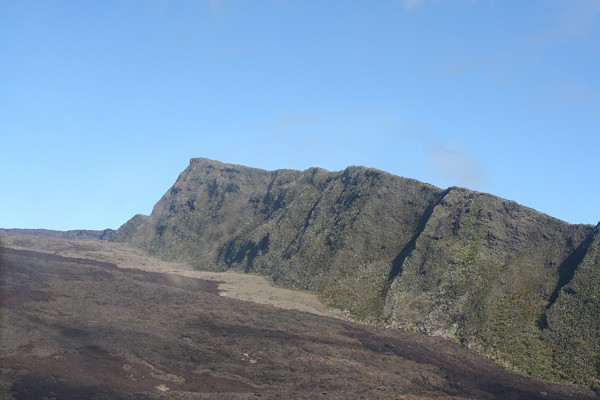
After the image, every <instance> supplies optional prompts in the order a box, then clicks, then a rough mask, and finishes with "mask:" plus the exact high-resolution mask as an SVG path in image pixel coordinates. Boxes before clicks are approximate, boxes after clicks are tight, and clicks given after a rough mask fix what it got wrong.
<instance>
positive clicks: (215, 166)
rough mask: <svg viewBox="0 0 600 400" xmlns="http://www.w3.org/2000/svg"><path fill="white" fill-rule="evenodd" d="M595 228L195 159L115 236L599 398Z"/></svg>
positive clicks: (445, 196) (370, 182)
mask: <svg viewBox="0 0 600 400" xmlns="http://www.w3.org/2000/svg"><path fill="white" fill-rule="evenodd" d="M566 206H567V205H566ZM599 231H600V227H599V226H594V225H570V224H568V223H566V222H563V221H560V220H557V219H555V218H552V217H550V216H548V215H545V214H542V213H539V212H537V211H535V210H532V209H530V208H527V207H523V206H521V205H519V204H516V203H514V202H512V201H509V200H506V199H501V198H498V197H495V196H492V195H489V194H485V193H478V192H474V191H470V190H467V189H462V188H455V187H452V188H448V189H445V190H443V189H440V188H436V187H433V186H431V185H427V184H424V183H421V182H418V181H415V180H411V179H405V178H401V177H398V176H394V175H391V174H388V173H386V172H383V171H379V170H375V169H370V168H364V167H349V168H347V169H345V170H344V171H340V172H329V171H325V170H321V169H318V168H311V169H309V170H306V171H291V170H279V171H264V170H258V169H254V168H248V167H243V166H238V165H231V164H223V163H219V162H216V161H210V160H205V159H192V160H191V162H190V165H189V167H188V168H187V169H186V170H185V171H183V173H182V174H181V175H180V176H179V178H178V179H177V181H176V182H175V184H174V185H173V187H172V188H171V189H169V190H168V191H167V193H166V194H165V195H164V196H163V197H162V198H161V199H160V200H159V201H158V203H157V204H156V205H155V207H154V209H153V211H152V213H151V215H149V216H142V215H137V216H134V217H133V218H132V219H131V220H130V221H129V222H127V223H126V224H124V225H123V226H122V227H121V228H120V229H119V230H118V231H117V233H116V234H115V236H114V240H116V241H119V242H125V243H130V244H132V245H134V246H136V247H140V248H143V249H145V250H147V251H149V252H150V253H152V254H154V255H157V256H159V257H161V258H163V259H165V260H171V261H181V262H187V263H191V264H193V265H194V266H195V267H196V268H198V269H203V270H212V271H225V270H236V271H246V272H248V271H251V272H257V273H260V274H263V275H266V276H268V277H270V278H271V279H272V280H273V281H274V282H275V283H276V284H278V285H282V286H285V287H291V288H299V289H304V290H310V291H313V292H316V293H319V295H320V296H321V298H322V299H324V301H325V302H326V303H327V305H328V306H330V307H333V308H335V309H337V310H338V311H339V312H340V313H342V314H344V315H346V316H348V317H349V318H353V319H355V320H360V321H366V322H370V323H377V324H380V325H382V326H395V327H400V328H404V329H410V330H414V331H418V332H422V333H426V334H429V335H436V336H442V337H445V338H449V339H452V340H454V341H456V342H459V343H462V344H463V345H465V346H467V347H470V348H472V349H474V350H476V351H478V352H480V353H481V354H485V355H486V356H488V357H490V358H493V359H495V360H497V361H498V362H499V363H501V364H503V365H505V366H507V367H509V368H511V369H513V370H515V371H519V372H520V373H523V374H526V375H530V376H535V377H542V378H544V379H549V380H553V381H556V382H575V383H577V384H580V385H587V386H591V387H594V388H596V390H599V391H600V333H599V332H600V252H599V250H600V240H599V239H600V236H599Z"/></svg>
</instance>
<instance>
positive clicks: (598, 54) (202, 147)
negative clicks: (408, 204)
mask: <svg viewBox="0 0 600 400" xmlns="http://www.w3.org/2000/svg"><path fill="white" fill-rule="evenodd" d="M599 38H600V1H599V0H547V1H546V0H544V1H542V0H523V1H520V0H519V1H516V0H515V1H512V0H506V1H504V0H502V1H500V0H404V1H403V0H377V1H371V0H362V1H353V0H323V1H320V0H319V1H317V0H315V1H312V0H309V1H307V0H256V1H247V0H237V1H235V0H196V1H183V0H182V1H170V0H146V1H142V0H131V1H121V0H118V1H107V0H102V1H60V0H52V1H49V0H48V1H26V0H25V1H17V0H14V1H13V0H2V1H0V135H1V136H0V137H1V139H2V140H1V142H0V146H1V147H0V149H1V157H0V180H1V186H0V198H1V203H0V204H1V206H0V227H4V228H14V227H16V228H38V227H41V228H48V229H78V228H86V229H102V228H117V227H119V226H120V225H121V224H122V223H124V222H125V221H126V220H127V219H129V218H130V217H131V216H133V215H134V214H136V213H143V214H148V213H149V212H150V211H151V209H152V206H153V205H154V203H156V201H158V199H159V198H160V197H161V196H162V194H163V193H164V192H166V191H167V190H168V188H169V187H170V186H171V185H172V184H173V183H174V182H175V180H176V178H177V176H178V174H179V173H180V172H181V171H182V170H183V169H184V168H186V166H187V165H188V162H189V159H190V158H191V157H206V158H211V159H216V160H220V161H224V162H229V163H236V164H244V165H248V166H253V167H258V168H264V169H278V168H293V169H306V168H309V167H311V166H320V167H323V168H326V169H329V170H341V169H343V168H345V167H346V166H348V165H365V166H371V167H376V168H379V169H382V170H386V171H389V172H391V173H394V174H396V175H400V176H406V177H411V178H415V179H419V180H422V181H425V182H429V183H432V184H434V185H436V186H439V187H444V188H445V187H447V186H451V185H458V186H465V187H468V188H471V189H474V190H478V191H484V192H490V193H493V194H495V195H498V196H501V197H505V198H508V199H511V200H515V201H517V202H519V203H521V204H524V205H526V206H529V207H532V208H535V209H537V210H540V211H542V212H544V213H547V214H550V215H552V216H555V217H557V218H560V219H563V220H566V221H568V222H572V223H593V224H595V223H597V222H598V221H599V220H600V208H599V207H598V204H599V198H600V179H599V178H600V158H599V154H598V153H599V150H600V73H599V71H600V40H599Z"/></svg>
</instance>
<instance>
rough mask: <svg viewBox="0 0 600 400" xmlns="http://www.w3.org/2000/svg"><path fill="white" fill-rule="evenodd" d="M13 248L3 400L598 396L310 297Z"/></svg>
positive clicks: (97, 256)
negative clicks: (361, 320) (368, 322)
mask: <svg viewBox="0 0 600 400" xmlns="http://www.w3.org/2000/svg"><path fill="white" fill-rule="evenodd" d="M19 240H21V242H20V243H16V242H17V241H18V240H17V239H15V237H10V238H7V237H4V238H2V244H3V246H5V247H2V248H1V249H0V262H1V270H0V271H1V272H0V274H1V275H0V282H1V284H2V286H1V287H0V288H1V290H0V306H1V308H0V311H1V314H0V318H1V319H0V328H1V331H0V332H1V336H0V372H1V374H0V398H1V399H17V400H19V399H43V398H47V399H145V398H150V399H182V400H183V399H208V398H210V399H213V398H216V399H257V398H262V399H288V398H305V399H313V398H317V399H320V398H323V399H325V398H331V399H349V398H352V399H377V398H380V399H411V400H417V399H554V400H559V399H592V398H595V397H594V396H593V393H591V392H588V391H585V390H581V389H576V388H573V387H567V386H556V385H548V384H544V383H541V382H536V381H532V380H528V379H526V378H523V377H519V376H517V375H514V374H511V373H509V372H506V371H505V370H503V369H501V368H500V367H498V366H497V365H495V364H493V363H492V362H490V361H488V360H486V359H484V358H482V357H479V356H476V355H474V354H472V353H470V352H469V351H467V350H466V349H464V348H462V347H460V346H459V345H457V344H454V343H451V342H448V341H446V340H443V339H440V338H432V337H424V336H421V335H417V334H413V333H407V332H400V331H394V330H384V329H378V328H372V327H366V326H362V325H358V324H355V323H351V322H347V321H343V320H341V319H338V318H332V317H329V316H326V315H325V314H327V311H326V310H325V309H324V307H323V306H322V305H320V304H319V303H318V301H317V299H316V297H314V296H313V295H310V294H306V293H302V292H297V291H286V290H285V289H281V288H274V287H272V286H270V285H268V284H267V283H266V282H265V281H264V280H262V279H261V278H260V277H257V276H252V275H242V274H227V273H226V274H211V273H205V274H207V275H206V277H207V278H209V279H200V278H199V277H200V276H202V275H201V274H200V273H196V272H195V271H191V270H190V268H189V267H187V266H184V265H180V264H178V265H175V264H169V263H163V262H161V261H158V260H155V259H152V258H150V257H148V256H146V255H143V254H141V253H139V254H138V253H136V250H133V249H130V250H131V251H130V252H129V251H128V249H127V248H126V247H124V246H123V245H115V246H114V247H111V246H113V245H114V244H111V243H101V242H93V241H89V242H88V241H76V240H75V241H73V240H70V241H69V240H65V239H54V240H53V241H47V240H45V239H44V240H42V239H39V238H36V239H32V238H20V239H19ZM99 243H101V244H99ZM76 247H78V248H79V250H77V249H76ZM111 248H112V251H111ZM49 253H56V254H49ZM119 258H120V259H119ZM136 263H137V265H138V268H133V267H134V266H135V265H136ZM221 278H222V279H221ZM245 279H248V280H245ZM226 281H227V282H228V283H226V284H225V283H223V282H226ZM227 285H229V286H227ZM224 288H227V289H226V290H227V293H226V294H227V296H222V295H221V296H220V295H219V294H223V289H224ZM235 297H238V298H240V299H245V300H252V301H240V300H239V299H236V298H235ZM302 301H306V302H307V304H300V303H301V302H302ZM291 306H295V308H299V309H303V310H305V311H300V310H297V309H290V308H292V307H291ZM306 311H312V312H306ZM319 314H321V315H319Z"/></svg>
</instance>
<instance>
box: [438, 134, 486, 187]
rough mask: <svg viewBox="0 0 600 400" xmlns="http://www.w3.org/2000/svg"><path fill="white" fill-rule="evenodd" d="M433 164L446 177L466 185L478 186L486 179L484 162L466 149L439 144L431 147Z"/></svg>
mask: <svg viewBox="0 0 600 400" xmlns="http://www.w3.org/2000/svg"><path fill="white" fill-rule="evenodd" d="M429 158H430V162H431V166H432V167H433V169H434V170H435V172H436V173H437V174H439V175H441V176H442V177H443V178H444V179H447V180H449V181H452V182H456V183H458V184H459V185H464V186H469V187H473V186H478V185H481V184H482V183H483V182H484V181H485V178H484V173H483V162H482V161H481V160H479V159H477V158H475V157H473V155H472V154H471V153H470V152H469V151H468V150H466V149H458V148H451V147H448V146H445V145H442V144H438V145H436V146H433V147H432V148H430V149H429Z"/></svg>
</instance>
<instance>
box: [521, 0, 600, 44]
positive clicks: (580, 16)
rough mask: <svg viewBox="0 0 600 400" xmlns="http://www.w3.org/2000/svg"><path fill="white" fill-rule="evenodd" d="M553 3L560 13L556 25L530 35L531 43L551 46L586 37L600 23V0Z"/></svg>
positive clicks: (529, 40) (569, 0) (555, 0)
mask: <svg viewBox="0 0 600 400" xmlns="http://www.w3.org/2000/svg"><path fill="white" fill-rule="evenodd" d="M552 4H554V5H555V7H556V8H557V13H558V15H559V16H558V18H557V20H556V23H555V26H554V27H553V28H552V29H550V30H547V31H545V32H541V33H538V34H534V35H531V36H529V37H528V38H527V41H528V42H529V43H530V44H533V45H541V46H549V45H554V44H559V43H563V42H566V41H569V40H572V39H576V38H580V37H584V36H585V35H586V34H588V33H589V32H590V31H591V30H592V28H593V27H594V26H595V25H597V24H598V23H600V0H577V1H574V0H554V2H552Z"/></svg>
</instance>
